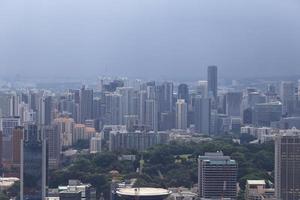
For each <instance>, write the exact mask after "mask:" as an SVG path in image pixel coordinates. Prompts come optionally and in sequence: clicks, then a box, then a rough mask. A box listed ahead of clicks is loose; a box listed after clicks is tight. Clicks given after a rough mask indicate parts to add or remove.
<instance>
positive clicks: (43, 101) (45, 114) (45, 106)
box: [38, 94, 52, 125]
mask: <svg viewBox="0 0 300 200" xmlns="http://www.w3.org/2000/svg"><path fill="white" fill-rule="evenodd" d="M51 122H52V97H51V96H47V95H45V94H44V95H43V96H42V97H41V98H40V99H39V105H38V124H39V125H50V124H51Z"/></svg>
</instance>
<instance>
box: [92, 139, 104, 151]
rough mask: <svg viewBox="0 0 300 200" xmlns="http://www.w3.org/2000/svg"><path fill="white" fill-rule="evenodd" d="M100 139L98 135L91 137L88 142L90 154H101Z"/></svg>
mask: <svg viewBox="0 0 300 200" xmlns="http://www.w3.org/2000/svg"><path fill="white" fill-rule="evenodd" d="M101 142H102V140H101V137H100V135H97V136H95V137H92V138H91V140H90V153H99V152H101V146H102V145H101Z"/></svg>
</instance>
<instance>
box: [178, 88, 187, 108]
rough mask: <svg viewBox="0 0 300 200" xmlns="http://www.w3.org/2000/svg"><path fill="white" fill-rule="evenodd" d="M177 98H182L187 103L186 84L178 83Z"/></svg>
mask: <svg viewBox="0 0 300 200" xmlns="http://www.w3.org/2000/svg"><path fill="white" fill-rule="evenodd" d="M178 99H184V100H185V102H186V103H187V104H189V86H188V85H187V84H184V83H182V84H180V85H179V86H178Z"/></svg>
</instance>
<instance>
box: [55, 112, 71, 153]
mask: <svg viewBox="0 0 300 200" xmlns="http://www.w3.org/2000/svg"><path fill="white" fill-rule="evenodd" d="M74 124H75V122H74V119H72V118H68V117H61V118H56V119H55V120H54V125H55V126H56V129H57V131H58V134H59V137H60V145H61V146H62V147H69V146H71V145H72V144H73V130H74ZM60 149H61V148H60Z"/></svg>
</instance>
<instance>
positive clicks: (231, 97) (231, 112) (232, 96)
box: [225, 92, 243, 117]
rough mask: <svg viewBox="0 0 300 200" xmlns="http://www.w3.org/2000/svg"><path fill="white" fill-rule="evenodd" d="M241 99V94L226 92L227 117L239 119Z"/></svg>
mask: <svg viewBox="0 0 300 200" xmlns="http://www.w3.org/2000/svg"><path fill="white" fill-rule="evenodd" d="M242 98H243V93H242V92H228V93H227V94H226V99H225V101H226V114H227V115H228V116H229V117H241V115H242V110H241V109H242Z"/></svg>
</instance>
